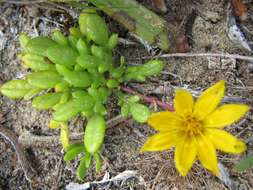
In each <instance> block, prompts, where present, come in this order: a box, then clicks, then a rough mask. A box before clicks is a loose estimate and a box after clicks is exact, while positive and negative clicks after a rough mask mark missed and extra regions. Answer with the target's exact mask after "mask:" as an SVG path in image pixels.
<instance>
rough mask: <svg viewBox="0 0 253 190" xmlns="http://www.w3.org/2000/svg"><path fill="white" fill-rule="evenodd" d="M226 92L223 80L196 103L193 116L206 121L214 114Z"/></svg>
mask: <svg viewBox="0 0 253 190" xmlns="http://www.w3.org/2000/svg"><path fill="white" fill-rule="evenodd" d="M224 92H225V82H224V80H221V81H220V82H217V83H216V84H214V85H213V86H211V87H210V88H208V89H207V90H205V91H204V92H203V93H202V94H201V96H200V97H199V98H198V100H197V101H196V103H195V106H194V111H193V116H194V117H196V118H198V119H199V120H202V119H204V118H205V117H206V116H207V115H208V114H210V113H211V112H213V111H214V110H215V108H216V107H217V106H218V104H219V103H220V101H221V99H222V98H223V96H224Z"/></svg>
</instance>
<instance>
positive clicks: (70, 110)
mask: <svg viewBox="0 0 253 190" xmlns="http://www.w3.org/2000/svg"><path fill="white" fill-rule="evenodd" d="M79 112H80V111H79V109H78V106H77V105H76V102H75V101H74V100H70V101H68V102H67V103H65V104H62V105H60V106H58V107H57V110H56V111H55V112H54V114H53V119H54V120H55V121H68V120H69V119H71V118H72V117H74V116H76V115H77V114H78V113H79Z"/></svg>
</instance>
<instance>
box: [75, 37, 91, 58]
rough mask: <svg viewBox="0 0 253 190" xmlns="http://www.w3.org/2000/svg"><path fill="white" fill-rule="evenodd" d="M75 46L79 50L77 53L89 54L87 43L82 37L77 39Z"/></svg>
mask: <svg viewBox="0 0 253 190" xmlns="http://www.w3.org/2000/svg"><path fill="white" fill-rule="evenodd" d="M76 48H77V50H78V51H79V53H80V54H81V55H82V54H89V52H90V50H89V48H88V46H87V44H86V43H85V41H84V40H83V39H81V38H80V39H79V40H78V41H77V43H76Z"/></svg>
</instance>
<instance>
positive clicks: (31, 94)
mask: <svg viewBox="0 0 253 190" xmlns="http://www.w3.org/2000/svg"><path fill="white" fill-rule="evenodd" d="M41 91H43V89H41V88H33V89H31V90H29V92H27V93H26V95H25V96H24V100H30V99H31V98H33V97H34V96H35V95H36V94H38V93H40V92H41Z"/></svg>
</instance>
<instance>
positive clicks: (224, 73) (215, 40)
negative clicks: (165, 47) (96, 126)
mask: <svg viewBox="0 0 253 190" xmlns="http://www.w3.org/2000/svg"><path fill="white" fill-rule="evenodd" d="M248 2H249V3H248V5H249V6H251V7H253V6H252V5H253V4H252V1H248ZM141 3H143V4H144V5H145V6H147V7H148V8H152V7H151V4H150V2H149V1H147V0H146V1H141ZM65 8H66V7H64V6H58V7H57V6H55V5H52V4H47V3H46V4H45V3H44V4H34V5H32V6H31V5H29V4H28V5H13V4H0V83H4V82H6V81H8V80H11V79H14V78H20V77H22V76H24V74H26V73H27V72H28V71H27V70H25V69H24V68H22V67H21V65H20V60H19V59H18V57H17V55H18V53H19V52H20V46H19V44H18V35H19V33H20V32H27V33H28V34H29V35H31V36H37V35H49V34H50V32H51V31H52V30H53V29H54V28H56V27H60V28H61V29H64V27H66V25H67V24H70V25H71V26H72V25H73V24H74V23H76V20H77V17H78V11H73V10H71V11H69V14H70V16H71V17H72V18H73V20H70V22H68V23H67V24H66V19H67V18H68V17H66V13H62V12H63V11H64V9H65ZM193 8H195V9H196V10H197V12H198V14H197V17H196V19H195V22H194V23H193V27H192V42H193V43H192V47H191V52H216V53H220V52H227V53H238V54H242V55H250V53H249V52H247V51H245V50H243V49H240V48H238V47H237V46H236V45H235V44H233V43H232V42H230V40H229V39H228V37H227V34H226V27H227V25H226V11H227V9H226V5H225V4H223V2H221V1H219V0H206V1H204V0H203V1H200V0H198V1H194V3H193V2H192V1H183V0H177V1H176V0H171V1H168V10H169V11H168V13H167V14H164V15H161V16H162V17H164V19H166V20H167V21H168V22H173V23H174V24H175V25H177V26H178V28H179V31H184V22H185V20H187V17H188V15H189V14H190V13H191V11H192V9H193ZM250 11H251V13H253V10H252V8H251V10H250ZM67 21H68V20H67ZM107 21H108V23H109V25H110V28H111V30H113V31H116V32H119V35H120V37H122V38H125V39H130V40H133V39H132V38H131V37H129V34H128V33H127V31H126V30H125V29H123V28H122V27H120V26H119V25H118V24H117V23H115V22H114V21H112V20H110V19H109V18H107ZM243 24H244V26H245V27H246V28H248V29H249V31H252V28H253V24H252V20H250V18H249V19H248V20H247V21H246V22H245V23H243ZM251 34H252V32H251ZM115 54H116V55H124V56H125V57H126V61H127V63H129V64H140V63H142V62H143V61H144V60H143V59H142V58H143V57H145V56H148V55H149V54H148V53H147V52H146V50H145V49H144V47H143V46H142V45H141V44H138V43H137V45H122V44H120V45H119V47H118V49H117V50H116V52H115ZM164 61H165V62H166V63H167V67H166V69H165V72H164V73H163V74H162V75H161V76H159V77H154V78H152V79H149V80H148V81H147V82H146V83H145V84H137V83H132V84H130V85H131V86H132V87H133V88H136V89H137V88H138V90H140V92H142V93H144V94H147V95H150V96H156V97H158V98H161V99H164V100H165V99H168V100H169V101H171V100H172V99H173V92H174V88H175V87H187V88H189V89H191V90H195V91H201V90H203V89H205V88H207V87H208V86H209V85H210V84H213V83H214V82H216V81H218V80H220V79H225V80H226V83H227V91H226V95H227V96H229V97H240V98H242V99H243V101H245V102H246V103H248V104H251V105H252V102H253V72H252V71H250V70H249V68H248V64H247V62H244V61H240V60H237V61H236V62H235V65H234V67H231V63H232V62H234V61H235V60H233V59H232V60H230V59H222V60H221V59H218V58H217V59H212V61H214V62H215V63H217V64H216V66H215V67H212V65H211V64H210V61H211V60H209V59H207V58H168V59H164ZM224 62H228V65H229V66H226V65H225V64H224ZM217 65H218V66H217ZM110 102H112V103H110V104H109V105H108V106H109V109H110V114H109V115H108V118H112V117H114V116H116V115H117V114H118V113H119V109H118V107H117V106H116V102H115V101H114V99H113V98H112V99H111V101H110ZM114 102H115V103H114ZM0 111H1V113H5V115H4V117H3V122H2V126H1V127H6V128H9V129H11V130H13V132H15V133H16V134H17V135H22V134H24V133H27V132H29V134H30V135H37V136H48V137H50V136H53V135H58V134H59V131H57V130H50V129H49V128H48V127H47V124H48V122H49V120H50V117H51V113H50V112H48V111H43V112H40V111H37V110H35V109H33V108H32V107H31V102H30V101H13V100H9V99H7V98H6V97H3V96H0ZM249 115H250V114H249ZM249 115H248V116H247V117H246V118H245V119H244V120H243V121H242V122H240V123H238V124H235V125H233V126H231V127H229V128H227V130H228V131H230V132H231V133H233V134H235V135H236V136H238V137H239V138H241V139H243V140H245V141H246V140H247V139H249V137H252V136H253V124H252V119H251V118H250V117H251V116H249ZM251 115H252V111H251ZM82 125H83V121H82V120H81V119H80V118H77V119H75V120H74V121H73V122H72V124H71V132H75V133H78V132H81V131H82ZM153 133H154V131H153V130H152V129H150V128H149V127H148V126H145V125H138V124H136V123H134V122H132V121H126V122H124V123H122V124H120V125H116V126H114V127H111V128H109V129H108V130H107V131H106V138H105V144H104V147H103V151H102V155H103V160H104V163H103V167H102V170H101V172H100V173H99V174H95V172H94V168H91V169H90V171H89V173H88V175H87V177H86V178H85V181H95V180H101V179H102V178H103V176H104V175H105V173H106V172H109V173H110V175H111V176H115V175H117V174H119V173H120V172H124V171H125V170H133V171H137V176H138V177H139V178H140V179H141V180H138V179H129V180H127V181H125V182H124V183H117V184H114V183H110V184H106V185H100V186H97V187H95V188H94V189H117V190H118V189H137V190H141V189H145V190H146V189H154V190H167V189H174V190H176V189H210V190H211V189H217V190H218V189H228V187H227V186H226V185H225V184H224V182H222V181H221V180H219V179H218V178H217V177H215V176H213V175H211V174H210V173H209V172H207V171H206V170H204V169H203V168H202V166H201V165H200V164H199V162H197V163H195V164H194V166H193V168H192V170H191V172H190V173H189V175H188V176H187V177H185V178H183V177H180V176H179V174H178V173H177V171H176V170H175V167H174V161H173V150H171V151H167V152H163V153H144V154H141V153H140V152H139V150H140V147H141V145H142V144H143V143H144V142H145V139H146V138H147V137H148V136H150V135H151V134H153ZM247 145H248V150H247V152H246V153H244V154H242V155H228V154H226V155H225V154H223V153H221V152H219V161H220V163H222V164H223V165H224V167H225V168H227V171H228V173H229V175H230V179H231V181H232V182H233V183H234V185H235V189H241V190H247V189H252V188H253V170H252V169H251V170H248V171H246V172H243V173H238V172H235V171H234V170H233V165H234V164H235V163H237V162H238V161H239V160H240V159H242V158H244V157H245V156H246V155H252V154H253V142H252V140H251V141H249V142H248V144H247ZM26 151H27V153H28V155H29V157H30V159H31V161H32V163H33V164H34V165H35V166H36V169H37V171H38V177H36V179H35V180H34V181H32V182H29V181H27V180H26V179H25V177H24V174H23V171H22V169H21V167H20V164H19V162H18V160H17V157H16V155H15V151H14V149H13V148H12V146H11V145H10V144H9V142H8V141H6V140H5V139H4V138H2V137H0V186H1V187H2V189H10V190H12V189H13V190H14V189H36V190H37V189H38V190H39V189H43V190H45V189H64V187H65V186H66V185H67V184H68V183H70V182H79V183H81V182H80V181H78V180H77V179H76V178H75V168H76V167H77V163H78V162H77V161H75V162H71V163H68V164H66V163H65V162H64V161H63V154H62V153H63V152H62V150H61V148H60V147H53V148H52V145H50V144H44V145H43V146H42V147H33V146H32V147H29V148H27V149H26ZM0 189H1V188H0Z"/></svg>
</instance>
